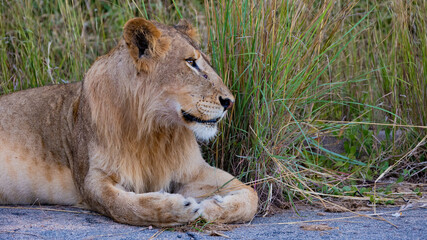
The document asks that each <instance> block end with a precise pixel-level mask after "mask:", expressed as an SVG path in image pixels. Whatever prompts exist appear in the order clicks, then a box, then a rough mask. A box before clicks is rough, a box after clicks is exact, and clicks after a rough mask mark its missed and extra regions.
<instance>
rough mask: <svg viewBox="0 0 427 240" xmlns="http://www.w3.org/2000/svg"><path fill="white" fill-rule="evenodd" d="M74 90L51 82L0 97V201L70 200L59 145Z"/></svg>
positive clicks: (65, 164) (66, 170) (65, 165)
mask: <svg viewBox="0 0 427 240" xmlns="http://www.w3.org/2000/svg"><path fill="white" fill-rule="evenodd" d="M80 88H81V83H75V84H64V85H53V86H48V87H41V88H35V89H29V90H25V91H20V92H16V93H13V94H8V95H3V96H1V97H0V113H1V114H0V203H23V204H25V203H33V202H34V201H35V200H36V199H37V200H39V201H40V202H45V203H49V202H58V200H60V199H59V198H61V197H65V198H64V199H63V200H61V201H62V202H64V203H65V204H67V203H68V204H71V202H73V201H76V200H75V199H76V196H77V194H76V193H75V189H74V184H73V182H72V178H71V172H70V169H69V166H68V161H67V155H68V154H67V152H66V151H65V150H64V144H66V143H65V142H66V136H67V135H69V132H67V131H69V126H68V123H69V119H70V116H69V115H70V113H71V114H72V103H73V102H75V101H76V99H78V95H79V92H80ZM61 191H63V192H68V193H70V194H66V195H67V196H61V194H59V195H58V192H61ZM72 195H74V196H72ZM69 200H72V201H71V202H70V201H69Z"/></svg>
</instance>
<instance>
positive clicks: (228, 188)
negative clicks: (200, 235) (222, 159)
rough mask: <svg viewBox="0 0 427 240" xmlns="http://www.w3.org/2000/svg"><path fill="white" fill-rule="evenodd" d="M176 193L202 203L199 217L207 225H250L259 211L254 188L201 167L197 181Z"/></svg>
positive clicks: (221, 173)
mask: <svg viewBox="0 0 427 240" xmlns="http://www.w3.org/2000/svg"><path fill="white" fill-rule="evenodd" d="M178 193H180V194H183V195H184V196H186V197H194V198H196V199H198V200H199V201H201V202H200V205H201V211H202V216H203V218H204V219H206V220H207V221H217V222H223V223H230V222H243V221H250V220H251V219H252V218H253V217H254V215H255V213H256V211H257V207H258V195H257V193H256V192H255V190H254V189H253V188H251V187H249V186H246V185H245V184H243V183H242V182H241V181H239V180H237V179H235V178H234V177H233V176H232V175H230V174H229V173H227V172H225V171H223V170H221V169H217V168H214V167H210V166H208V165H205V166H202V167H201V169H200V172H199V173H198V174H197V175H196V177H195V178H194V179H193V180H192V181H191V182H190V183H188V184H186V185H184V186H183V187H182V188H181V189H180V190H179V191H178Z"/></svg>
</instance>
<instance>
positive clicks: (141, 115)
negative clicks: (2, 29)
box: [0, 18, 258, 226]
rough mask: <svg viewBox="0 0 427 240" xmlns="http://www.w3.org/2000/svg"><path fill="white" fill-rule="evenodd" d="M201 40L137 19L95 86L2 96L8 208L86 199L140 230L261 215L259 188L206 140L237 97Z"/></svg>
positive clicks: (184, 27)
mask: <svg viewBox="0 0 427 240" xmlns="http://www.w3.org/2000/svg"><path fill="white" fill-rule="evenodd" d="M193 36H194V29H193V28H192V27H191V26H190V25H189V24H188V23H187V22H185V21H182V22H180V24H178V25H177V26H175V27H169V26H165V25H162V24H159V23H156V22H151V21H147V20H145V19H142V18H134V19H131V20H130V21H128V22H127V23H126V24H125V26H124V32H123V39H122V40H120V42H119V43H118V45H117V46H116V47H115V48H114V49H113V50H112V51H111V52H109V53H108V54H107V55H104V56H102V57H100V58H98V59H97V60H96V61H95V63H94V64H93V65H92V67H91V68H90V69H89V71H88V72H87V74H86V76H85V79H84V81H82V82H78V83H72V84H65V85H54V86H48V87H42V88H36V89H30V90H26V91H21V92H17V93H13V94H10V95H5V96H1V97H0V113H1V114H0V203H1V204H33V203H34V202H39V203H42V204H64V205H74V204H84V205H85V206H88V207H89V208H90V209H93V210H95V211H98V212H100V213H102V214H105V215H107V216H110V217H111V218H113V219H114V220H116V221H118V222H121V223H127V224H134V225H157V226H171V225H177V224H183V223H187V222H189V221H192V220H195V219H196V218H197V217H199V216H201V217H203V218H204V219H206V220H207V221H219V222H235V221H248V220H250V219H251V218H252V217H253V216H254V214H255V212H256V209H257V202H258V198H257V194H256V192H255V191H254V190H253V189H252V188H250V187H248V186H246V185H244V184H243V183H241V182H240V181H238V180H236V179H235V178H233V176H231V175H230V174H228V173H226V172H224V171H222V170H220V169H217V168H214V167H211V166H209V165H208V164H207V163H206V162H205V161H204V160H203V158H202V156H201V153H200V150H199V146H198V144H197V142H196V137H197V138H199V139H204V140H206V139H210V138H212V137H213V136H214V135H215V133H216V130H217V123H218V121H219V120H221V119H222V118H223V117H224V115H225V113H226V112H227V110H228V109H230V108H231V107H232V105H233V102H234V98H233V96H232V94H231V93H230V91H229V90H228V89H227V87H226V86H225V85H224V84H223V83H222V80H221V78H220V77H219V76H218V75H217V73H216V72H215V71H214V70H213V69H212V66H211V65H210V64H209V61H208V60H207V59H206V56H205V55H204V54H203V53H202V52H200V50H199V49H198V48H197V47H196V46H195V44H194V41H193V40H192V37H193Z"/></svg>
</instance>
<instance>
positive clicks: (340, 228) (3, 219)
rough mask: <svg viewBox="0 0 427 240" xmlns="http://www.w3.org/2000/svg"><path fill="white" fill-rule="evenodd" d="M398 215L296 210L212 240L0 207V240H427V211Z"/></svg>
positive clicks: (72, 214)
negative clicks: (362, 215)
mask: <svg viewBox="0 0 427 240" xmlns="http://www.w3.org/2000/svg"><path fill="white" fill-rule="evenodd" d="M397 210H398V208H380V209H378V210H377V213H381V215H380V216H379V217H377V219H373V216H369V217H368V216H365V217H360V216H357V215H355V214H352V213H325V212H323V211H322V210H315V209H314V210H303V211H300V212H299V214H300V216H298V215H297V214H296V213H294V212H293V211H292V210H288V211H286V212H284V213H281V214H276V215H274V216H271V217H264V218H263V217H256V218H255V219H254V220H253V221H252V223H251V224H249V225H240V226H239V227H236V228H234V229H232V230H230V231H216V232H211V234H212V235H220V236H211V235H210V234H209V233H207V232H204V233H201V232H176V231H173V229H169V230H165V229H158V228H147V227H134V226H128V225H123V224H119V223H115V222H113V221H112V220H110V219H109V218H107V217H104V216H100V215H98V214H96V213H92V212H88V211H84V210H81V209H77V208H70V207H60V206H41V207H40V206H39V207H29V206H0V239H149V238H155V239H228V238H229V239H387V240H389V239H399V240H400V239H427V208H417V209H410V210H405V211H403V212H402V213H401V214H396V212H397ZM370 213H371V212H363V214H370ZM393 214H394V216H393ZM305 221H306V222H305Z"/></svg>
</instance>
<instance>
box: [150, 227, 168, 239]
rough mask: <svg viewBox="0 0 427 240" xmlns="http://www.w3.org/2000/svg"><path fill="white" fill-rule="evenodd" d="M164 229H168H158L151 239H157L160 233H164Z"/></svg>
mask: <svg viewBox="0 0 427 240" xmlns="http://www.w3.org/2000/svg"><path fill="white" fill-rule="evenodd" d="M164 231H166V228H162V229H160V230H159V231H157V232H156V233H155V234H154V235H153V236H151V237H150V238H149V239H155V238H156V237H158V236H159V235H160V234H162V233H163V232H164Z"/></svg>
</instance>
